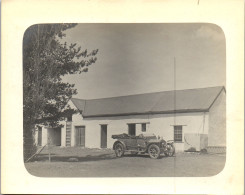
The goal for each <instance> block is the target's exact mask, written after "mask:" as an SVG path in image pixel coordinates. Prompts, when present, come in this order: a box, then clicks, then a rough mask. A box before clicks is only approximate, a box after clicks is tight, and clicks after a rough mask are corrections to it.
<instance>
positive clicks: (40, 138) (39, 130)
mask: <svg viewBox="0 0 245 195" xmlns="http://www.w3.org/2000/svg"><path fill="white" fill-rule="evenodd" d="M37 138H38V141H37V144H38V145H39V146H41V145H42V127H38V135H37Z"/></svg>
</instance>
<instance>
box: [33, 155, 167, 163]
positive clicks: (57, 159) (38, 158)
mask: <svg viewBox="0 0 245 195" xmlns="http://www.w3.org/2000/svg"><path fill="white" fill-rule="evenodd" d="M132 157H136V158H139V159H145V158H147V159H149V158H150V156H149V155H147V154H124V156H123V158H132ZM50 158H51V161H52V162H88V161H101V160H112V159H118V157H116V156H115V154H113V153H111V154H100V155H94V154H93V155H86V156H76V155H69V156H60V155H56V154H54V153H51V154H50ZM162 158H166V156H164V155H161V156H160V158H159V159H162ZM32 161H39V162H42V161H49V154H38V155H37V156H36V157H35V158H33V160H32Z"/></svg>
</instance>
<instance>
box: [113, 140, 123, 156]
mask: <svg viewBox="0 0 245 195" xmlns="http://www.w3.org/2000/svg"><path fill="white" fill-rule="evenodd" d="M115 154H116V156H117V157H122V156H123V154H124V148H123V145H122V144H121V143H117V144H116V146H115Z"/></svg>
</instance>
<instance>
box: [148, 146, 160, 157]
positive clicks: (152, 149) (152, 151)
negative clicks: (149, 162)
mask: <svg viewBox="0 0 245 195" xmlns="http://www.w3.org/2000/svg"><path fill="white" fill-rule="evenodd" d="M148 153H149V155H150V157H151V158H154V159H157V158H159V157H160V148H159V147H158V146H157V145H155V144H152V145H150V146H149V148H148Z"/></svg>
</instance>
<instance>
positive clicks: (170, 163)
mask: <svg viewBox="0 0 245 195" xmlns="http://www.w3.org/2000/svg"><path fill="white" fill-rule="evenodd" d="M50 153H51V155H50V156H51V162H49V160H48V159H49V158H48V157H49V155H48V154H49V150H48V149H47V148H45V149H44V150H43V151H42V152H41V153H40V154H39V155H38V156H37V157H36V158H35V159H33V161H32V162H28V163H25V166H26V169H27V171H28V172H29V173H30V174H32V175H34V176H39V177H174V176H176V177H207V176H213V175H216V174H218V173H219V172H221V171H222V169H223V167H224V165H225V159H226V157H225V155H224V154H199V153H177V154H176V155H175V156H174V157H165V156H164V155H162V156H161V158H160V159H151V158H150V157H149V156H148V155H131V154H125V156H124V157H122V158H116V156H115V154H114V151H113V150H110V149H87V148H79V147H75V148H74V147H71V148H59V147H53V148H51V149H50ZM69 161H73V162H69Z"/></svg>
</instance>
